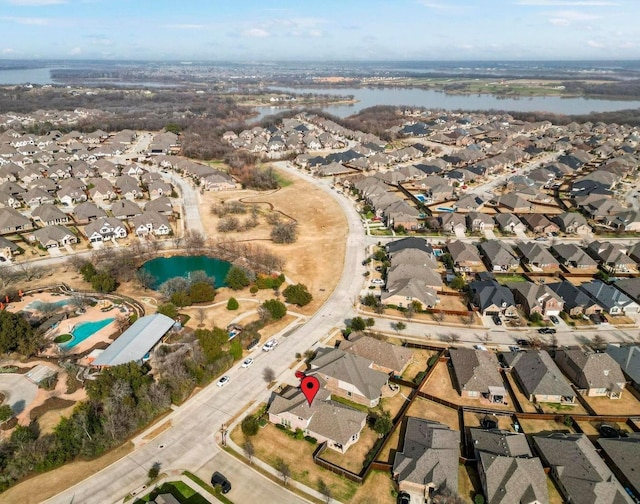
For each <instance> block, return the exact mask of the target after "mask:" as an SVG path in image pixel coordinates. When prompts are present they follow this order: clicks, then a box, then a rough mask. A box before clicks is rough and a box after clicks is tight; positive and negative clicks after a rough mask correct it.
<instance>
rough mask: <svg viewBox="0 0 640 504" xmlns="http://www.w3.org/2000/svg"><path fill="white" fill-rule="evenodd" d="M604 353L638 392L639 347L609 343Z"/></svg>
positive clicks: (639, 382)
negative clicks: (615, 363)
mask: <svg viewBox="0 0 640 504" xmlns="http://www.w3.org/2000/svg"><path fill="white" fill-rule="evenodd" d="M606 352H607V354H608V355H610V356H611V357H612V358H613V360H614V361H616V362H617V363H618V365H619V366H620V369H622V372H623V373H624V374H625V376H627V377H628V378H629V379H630V380H631V383H632V385H633V386H634V387H635V388H636V389H638V390H640V346H638V345H620V344H617V343H616V344H614V343H609V344H608V345H607V349H606Z"/></svg>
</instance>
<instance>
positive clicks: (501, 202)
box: [496, 192, 534, 213]
mask: <svg viewBox="0 0 640 504" xmlns="http://www.w3.org/2000/svg"><path fill="white" fill-rule="evenodd" d="M496 205H497V206H498V207H501V208H505V209H507V210H510V211H512V212H514V213H528V212H532V211H533V209H534V204H533V203H530V202H529V201H527V200H526V199H524V198H521V197H520V196H518V195H517V194H516V193H513V192H510V193H506V194H503V195H501V196H499V197H498V198H497V199H496Z"/></svg>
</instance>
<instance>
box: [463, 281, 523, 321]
mask: <svg viewBox="0 0 640 504" xmlns="http://www.w3.org/2000/svg"><path fill="white" fill-rule="evenodd" d="M469 288H470V289H471V293H472V295H473V297H472V300H473V304H475V305H476V306H477V307H478V308H479V309H480V313H482V315H485V316H487V315H488V316H491V315H504V316H505V317H518V310H517V308H516V303H515V300H514V298H513V293H512V292H511V290H510V289H509V288H508V287H506V286H504V285H501V284H499V283H498V282H497V281H495V280H482V281H476V282H471V283H470V284H469Z"/></svg>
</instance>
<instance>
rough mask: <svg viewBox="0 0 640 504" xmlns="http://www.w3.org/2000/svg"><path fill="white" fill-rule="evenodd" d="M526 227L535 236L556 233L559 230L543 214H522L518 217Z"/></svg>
mask: <svg viewBox="0 0 640 504" xmlns="http://www.w3.org/2000/svg"><path fill="white" fill-rule="evenodd" d="M520 218H521V219H522V222H524V223H525V224H526V225H527V227H528V228H529V229H530V230H531V231H533V232H534V233H537V234H547V233H557V232H558V231H559V230H560V228H559V227H558V226H557V225H556V224H554V223H553V222H551V221H550V220H549V219H547V218H546V217H545V216H544V215H543V214H538V213H535V214H524V215H522V216H521V217H520Z"/></svg>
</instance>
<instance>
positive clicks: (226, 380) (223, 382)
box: [216, 375, 231, 387]
mask: <svg viewBox="0 0 640 504" xmlns="http://www.w3.org/2000/svg"><path fill="white" fill-rule="evenodd" d="M230 380H231V378H230V377H229V376H228V375H224V376H223V377H222V378H220V379H219V380H218V381H217V382H216V385H217V386H218V387H224V386H225V385H226V384H227V383H229V381H230Z"/></svg>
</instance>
